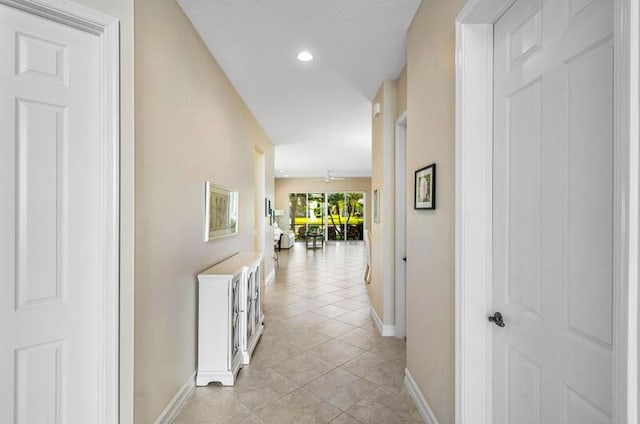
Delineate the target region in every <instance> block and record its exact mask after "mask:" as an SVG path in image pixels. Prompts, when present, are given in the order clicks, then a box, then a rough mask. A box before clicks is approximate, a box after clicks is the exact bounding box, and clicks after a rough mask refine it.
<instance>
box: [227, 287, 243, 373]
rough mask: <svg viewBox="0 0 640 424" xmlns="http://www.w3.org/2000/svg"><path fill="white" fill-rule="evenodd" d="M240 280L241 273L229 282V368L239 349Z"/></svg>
mask: <svg viewBox="0 0 640 424" xmlns="http://www.w3.org/2000/svg"><path fill="white" fill-rule="evenodd" d="M240 281H241V275H238V276H236V277H234V278H233V280H232V282H231V302H232V303H231V346H230V351H231V352H230V355H229V369H231V367H232V364H233V358H235V357H236V355H237V354H238V352H239V351H240V331H241V330H240V301H241V298H240Z"/></svg>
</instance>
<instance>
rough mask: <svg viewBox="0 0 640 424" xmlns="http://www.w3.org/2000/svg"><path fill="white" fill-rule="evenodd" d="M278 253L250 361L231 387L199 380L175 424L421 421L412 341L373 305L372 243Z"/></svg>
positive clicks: (387, 423) (299, 246)
mask: <svg viewBox="0 0 640 424" xmlns="http://www.w3.org/2000/svg"><path fill="white" fill-rule="evenodd" d="M279 262H280V266H279V268H278V271H277V276H276V281H275V282H274V283H273V284H272V285H270V286H269V287H266V289H265V294H264V298H263V301H264V304H263V307H264V314H265V332H264V334H263V336H262V340H261V341H260V343H259V344H258V347H257V348H256V351H255V352H254V356H253V358H252V361H251V365H247V366H245V367H244V368H243V369H241V370H240V373H239V374H238V379H237V380H236V385H235V386H233V387H222V386H220V385H217V384H210V385H209V386H207V387H202V388H197V389H196V391H195V394H194V396H193V397H192V398H191V399H190V400H189V402H188V403H187V404H186V405H185V407H184V409H183V410H182V412H181V414H180V415H179V416H178V418H177V419H176V421H175V423H177V424H204V423H207V424H209V423H229V424H231V423H246V424H248V423H267V424H286V423H305V424H307V423H333V424H350V423H356V424H357V423H384V424H393V423H422V422H423V420H422V418H421V417H420V415H419V413H418V411H417V409H416V408H415V406H414V404H413V402H412V400H411V399H410V398H409V396H408V395H407V393H406V390H405V388H404V384H403V380H404V367H405V343H404V341H402V340H398V339H395V338H392V337H385V338H383V337H381V336H380V334H379V332H378V330H377V328H376V327H375V325H374V323H373V321H372V319H371V316H370V314H369V298H368V296H367V289H366V287H365V285H364V283H363V282H362V277H363V273H364V263H365V250H364V244H363V243H356V242H353V243H340V242H338V243H331V242H330V243H327V244H325V247H324V249H317V250H306V249H305V247H304V245H303V244H296V245H295V246H294V248H292V249H290V250H288V251H287V250H282V252H280V261H279Z"/></svg>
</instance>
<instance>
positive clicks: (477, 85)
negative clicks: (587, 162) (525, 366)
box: [455, 0, 640, 424]
mask: <svg viewBox="0 0 640 424" xmlns="http://www.w3.org/2000/svg"><path fill="white" fill-rule="evenodd" d="M594 1H598V0H594ZM613 1H614V3H615V15H614V16H615V17H614V20H615V24H614V25H615V27H614V52H615V53H614V54H615V58H614V60H615V65H614V66H615V70H614V72H615V73H614V75H615V83H614V86H615V93H614V94H615V103H614V108H615V111H614V114H615V118H614V119H615V134H614V143H615V145H614V161H615V164H614V172H615V175H614V202H615V208H614V214H615V215H614V216H615V217H616V218H615V223H616V225H615V227H614V231H615V235H614V246H615V247H614V266H615V271H614V308H613V310H614V314H615V315H614V372H613V387H614V389H613V390H614V393H613V401H614V405H613V411H614V416H613V422H614V423H616V424H618V423H620V424H621V423H636V422H637V419H638V414H637V396H638V390H637V380H638V378H637V377H638V368H637V352H638V351H637V342H638V333H637V332H638V313H637V309H638V305H637V302H638V289H637V287H638V269H637V268H638V259H637V258H638V190H639V184H638V179H639V170H640V168H639V160H638V155H639V152H640V150H639V144H638V141H639V137H638V132H639V130H638V128H639V127H638V123H639V122H638V121H639V113H640V108H639V106H638V87H639V85H638V84H639V73H638V70H639V67H638V58H639V48H638V44H639V40H638V34H639V31H638V26H639V10H638V4H637V1H635V0H613ZM514 2H515V0H469V1H468V2H467V4H466V5H465V7H464V9H463V10H462V12H460V14H459V15H458V18H457V19H456V52H455V55H456V56H455V57H456V226H455V228H456V230H455V231H456V235H455V240H456V247H455V252H456V253H455V270H456V278H455V279H456V281H455V308H456V312H455V331H456V338H455V351H456V361H455V410H456V423H457V424H463V423H464V424H469V423H474V424H476V423H477V424H490V423H491V422H492V381H491V378H492V369H491V367H492V365H491V364H492V351H491V350H492V339H491V334H492V333H491V332H492V327H491V326H490V323H489V322H488V321H487V316H488V315H489V314H490V312H492V308H491V306H492V270H491V267H492V254H491V252H492V240H491V238H492V222H491V221H492V169H493V164H492V161H493V156H492V155H493V152H492V145H493V113H492V111H493V24H494V23H495V22H496V21H497V20H498V18H499V17H500V16H501V15H502V14H503V13H504V12H505V11H506V10H507V9H508V8H509V7H510V6H511V5H512V4H513V3H514Z"/></svg>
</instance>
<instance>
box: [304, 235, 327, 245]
mask: <svg viewBox="0 0 640 424" xmlns="http://www.w3.org/2000/svg"><path fill="white" fill-rule="evenodd" d="M318 241H320V246H318ZM310 242H311V247H310V246H309V243H310ZM305 246H306V248H307V249H309V248H311V249H317V248H318V247H320V248H321V249H322V248H323V247H324V234H320V233H307V234H306V236H305Z"/></svg>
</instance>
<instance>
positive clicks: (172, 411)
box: [155, 372, 196, 424]
mask: <svg viewBox="0 0 640 424" xmlns="http://www.w3.org/2000/svg"><path fill="white" fill-rule="evenodd" d="M195 389H196V373H195V372H194V373H193V375H191V376H190V377H189V379H188V380H187V381H186V382H185V383H184V384H183V385H182V387H180V390H178V393H176V395H175V396H174V397H173V399H171V402H169V405H167V407H166V408H165V409H164V411H162V414H160V416H159V417H158V419H157V420H156V422H155V424H171V423H172V422H173V421H174V420H175V419H176V418H177V416H178V414H179V413H180V410H181V409H182V407H183V406H184V404H185V403H186V402H187V401H188V400H189V398H190V397H191V395H192V394H193V391H194V390H195Z"/></svg>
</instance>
